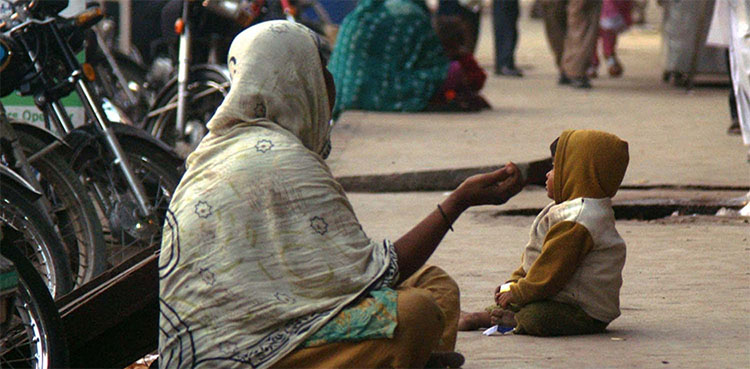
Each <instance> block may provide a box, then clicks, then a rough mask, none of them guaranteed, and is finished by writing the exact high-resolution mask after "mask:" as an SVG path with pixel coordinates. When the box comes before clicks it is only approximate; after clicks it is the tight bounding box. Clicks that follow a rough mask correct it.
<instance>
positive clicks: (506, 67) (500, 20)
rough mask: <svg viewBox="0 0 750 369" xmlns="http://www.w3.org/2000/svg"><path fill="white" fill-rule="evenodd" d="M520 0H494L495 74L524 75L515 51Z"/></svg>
mask: <svg viewBox="0 0 750 369" xmlns="http://www.w3.org/2000/svg"><path fill="white" fill-rule="evenodd" d="M518 15H519V10H518V0H494V1H493V2H492V24H493V26H494V28H495V74H497V75H501V76H510V77H522V76H523V73H522V72H521V70H520V69H518V68H517V67H516V60H515V53H516V44H517V43H518Z"/></svg>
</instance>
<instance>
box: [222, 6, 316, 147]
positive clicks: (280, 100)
mask: <svg viewBox="0 0 750 369" xmlns="http://www.w3.org/2000/svg"><path fill="white" fill-rule="evenodd" d="M318 44H319V38H318V36H317V35H316V34H315V33H314V32H313V31H311V30H310V29H308V28H307V27H305V26H303V25H300V24H296V23H292V22H288V21H269V22H263V23H260V24H257V25H255V26H252V27H250V28H248V29H246V30H244V31H242V32H241V33H240V34H239V35H237V37H235V39H234V41H233V42H232V46H231V47H230V49H229V56H228V59H227V65H228V66H229V74H230V78H231V81H232V87H231V90H230V91H229V94H228V95H227V96H226V98H225V99H224V101H223V102H222V104H221V106H219V109H218V110H217V111H216V114H215V115H214V117H213V118H211V121H210V122H209V123H208V129H209V131H210V132H211V133H212V134H213V135H216V136H221V135H223V134H225V133H227V132H229V131H230V130H231V129H232V128H234V127H236V126H240V125H242V126H246V125H263V126H269V125H277V126H280V127H282V128H284V129H285V130H287V131H289V132H291V133H292V134H293V135H294V136H296V137H297V138H298V139H299V140H300V141H301V142H302V144H303V145H304V146H305V147H306V148H308V149H309V150H311V151H313V152H316V153H319V154H324V152H323V151H325V149H327V148H329V147H330V146H329V145H327V143H328V140H329V137H330V129H331V128H330V124H329V122H330V119H331V112H330V107H329V102H328V92H327V90H326V83H325V79H324V77H323V64H322V60H321V58H320V56H319V52H318Z"/></svg>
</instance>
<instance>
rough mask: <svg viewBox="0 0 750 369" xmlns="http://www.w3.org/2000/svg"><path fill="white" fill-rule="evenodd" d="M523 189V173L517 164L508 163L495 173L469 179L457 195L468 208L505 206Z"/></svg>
mask: <svg viewBox="0 0 750 369" xmlns="http://www.w3.org/2000/svg"><path fill="white" fill-rule="evenodd" d="M521 189H523V183H521V172H520V171H519V170H518V168H517V167H516V165H515V164H513V163H508V164H507V165H505V166H504V167H502V168H500V169H498V170H496V171H494V172H490V173H483V174H477V175H474V176H471V177H469V178H467V179H466V180H465V181H464V182H463V183H461V185H460V186H458V188H457V189H456V191H455V193H456V195H457V196H458V198H459V201H460V202H461V203H462V204H463V205H464V206H465V207H467V208H468V207H471V206H474V205H501V204H504V203H505V202H506V201H508V199H510V198H511V197H513V196H514V195H515V194H517V193H518V192H520V191H521Z"/></svg>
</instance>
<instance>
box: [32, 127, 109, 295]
mask: <svg viewBox="0 0 750 369" xmlns="http://www.w3.org/2000/svg"><path fill="white" fill-rule="evenodd" d="M17 134H18V136H19V140H20V142H21V146H22V147H23V149H24V153H25V154H26V157H31V156H32V155H33V154H35V153H37V152H40V151H41V150H43V149H44V148H45V147H46V146H47V144H45V143H44V142H43V141H42V140H40V139H38V138H36V137H34V136H33V134H30V133H29V132H25V131H22V130H19V131H17ZM30 164H31V166H32V167H33V168H34V170H35V172H36V173H37V180H38V181H39V183H40V184H41V185H42V192H43V195H44V196H45V197H46V198H47V199H48V201H49V202H50V203H51V205H52V214H50V217H51V218H52V220H53V221H54V223H55V226H56V228H57V231H58V234H59V235H60V238H61V240H62V242H63V244H64V245H65V249H66V251H67V254H68V258H69V259H70V268H71V271H72V275H73V281H74V287H78V286H81V285H83V284H85V283H86V282H88V281H90V280H92V279H93V278H94V277H96V276H98V275H99V274H101V273H102V272H104V271H105V270H106V269H107V256H106V253H107V249H106V244H105V241H104V235H103V234H102V225H101V221H100V220H99V215H98V214H97V212H96V208H94V204H93V203H92V201H91V198H90V197H89V195H88V191H87V190H86V187H84V186H83V184H82V183H81V181H80V179H79V178H78V175H77V174H76V173H75V172H74V171H73V168H72V167H71V166H70V161H69V158H67V157H66V155H65V153H62V152H59V151H58V150H55V151H52V152H50V153H47V154H45V155H42V156H40V157H38V158H36V159H35V160H34V162H33V163H30Z"/></svg>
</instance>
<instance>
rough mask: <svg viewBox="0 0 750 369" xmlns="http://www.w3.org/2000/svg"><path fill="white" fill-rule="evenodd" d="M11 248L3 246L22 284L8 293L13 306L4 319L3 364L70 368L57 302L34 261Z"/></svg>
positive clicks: (37, 368) (0, 339) (40, 368)
mask: <svg viewBox="0 0 750 369" xmlns="http://www.w3.org/2000/svg"><path fill="white" fill-rule="evenodd" d="M9 251H11V250H8V249H7V248H5V247H4V248H3V254H4V255H7V257H8V259H10V260H12V261H13V264H14V265H15V267H16V271H17V273H18V277H19V278H18V280H19V284H18V287H17V288H16V291H15V293H14V294H11V295H10V296H6V297H4V298H6V299H7V300H6V303H7V304H9V305H10V307H11V308H10V309H9V310H10V311H9V312H10V314H8V315H7V316H6V320H5V321H4V322H0V324H1V325H2V333H3V334H2V335H1V337H0V368H10V369H13V368H34V369H47V368H66V367H67V365H68V351H67V346H66V344H65V339H64V337H63V331H62V324H61V322H60V316H59V313H58V311H57V308H56V307H55V303H54V301H53V300H52V297H51V296H50V295H49V292H48V290H47V289H46V286H45V285H44V281H43V280H42V279H41V278H40V276H39V275H38V274H37V272H36V270H35V269H34V267H33V266H32V265H31V263H30V262H29V261H28V260H26V259H25V258H23V257H22V256H21V255H20V253H18V251H17V250H16V252H15V253H12V252H9ZM10 254H13V255H10Z"/></svg>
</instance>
